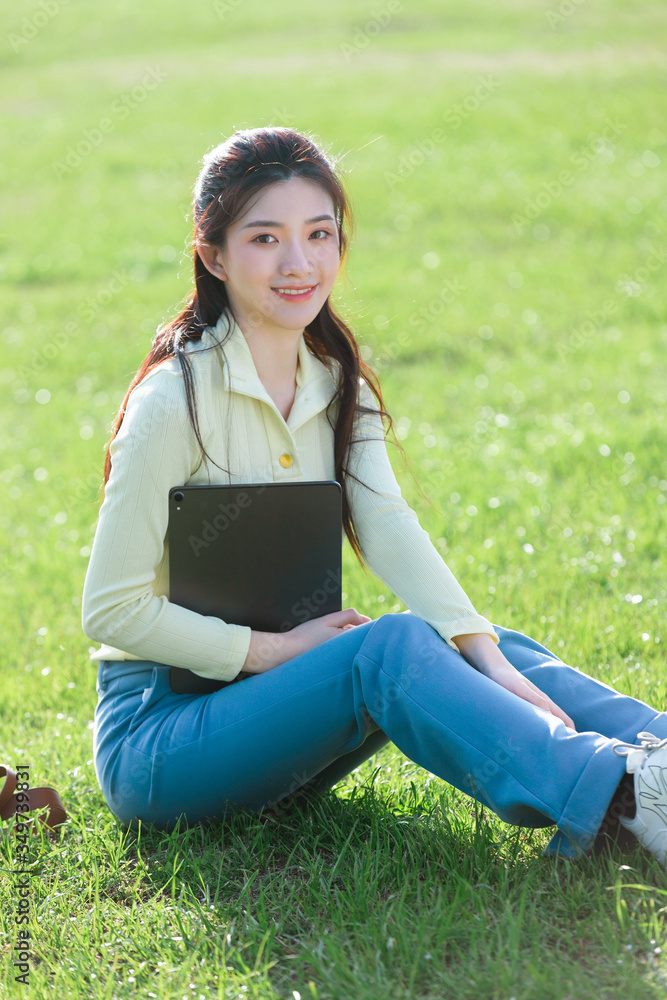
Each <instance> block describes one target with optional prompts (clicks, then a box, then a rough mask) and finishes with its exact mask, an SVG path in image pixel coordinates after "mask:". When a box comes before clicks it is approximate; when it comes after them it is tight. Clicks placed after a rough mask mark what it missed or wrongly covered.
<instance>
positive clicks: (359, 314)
mask: <svg viewBox="0 0 667 1000" xmlns="http://www.w3.org/2000/svg"><path fill="white" fill-rule="evenodd" d="M666 30H667V8H665V6H664V4H661V3H659V2H653V0H636V2H634V3H632V4H628V3H624V2H621V0H606V2H605V0H579V2H577V0H572V2H570V0H562V2H560V3H559V2H558V0H552V2H551V0H538V2H529V0H516V2H510V3H507V4H502V5H498V4H495V3H492V2H491V0H473V2H469V3H467V4H454V3H453V2H451V0H416V2H415V3H413V4H407V3H401V2H399V0H379V2H378V3H377V4H375V5H365V4H362V5H360V4H358V3H353V2H352V0H333V2H331V3H329V4H322V5H317V7H315V5H313V4H312V3H306V2H305V0H285V2H284V3H282V4H280V5H277V4H270V3H269V2H268V0H213V2H206V0H204V2H201V3H195V4H189V5H183V4H178V3H175V2H173V0H164V2H163V3H161V4H159V5H158V4H157V3H154V2H148V3H145V4H143V5H137V4H133V3H130V2H129V0H121V2H119V3H116V4H114V5H113V6H109V5H106V6H97V5H93V4H92V3H86V2H84V0H69V2H67V3H65V2H64V0H39V2H37V3H22V4H20V5H18V6H15V7H13V8H12V9H11V11H10V12H9V15H8V18H7V19H6V34H5V36H4V40H3V67H4V80H5V86H4V88H3V97H2V110H3V114H2V118H1V120H0V129H1V130H2V139H3V145H4V148H5V150H6V152H5V156H4V158H3V160H2V162H1V163H0V181H1V184H0V211H1V213H2V223H1V224H0V280H1V283H2V290H3V295H2V305H1V307H0V308H1V309H2V316H1V322H0V343H1V344H2V362H1V363H0V383H1V385H2V393H1V394H0V406H1V407H2V414H3V430H4V433H3V435H2V438H0V452H1V456H2V460H1V461H0V483H1V484H2V509H1V511H0V537H1V539H2V551H3V559H2V564H1V565H0V594H1V597H2V599H1V600H0V625H1V630H2V631H1V634H2V636H3V643H2V667H1V669H2V696H3V697H2V700H1V702H0V713H1V718H2V730H1V732H2V738H1V739H0V762H4V763H7V764H8V765H10V766H12V767H16V766H17V765H18V764H21V763H29V764H30V770H31V775H32V783H33V784H53V785H55V786H56V787H57V788H58V790H59V791H60V793H61V796H62V798H63V801H64V803H65V805H66V808H67V810H68V813H69V823H68V825H67V826H66V827H65V828H64V829H63V831H62V832H61V834H60V836H59V838H57V839H53V840H48V839H44V838H34V843H33V844H32V853H31V857H30V864H29V870H30V876H29V885H30V891H29V907H28V911H27V912H28V924H27V925H26V927H27V929H29V931H30V941H31V955H30V963H29V964H30V972H29V988H28V989H27V990H26V988H25V986H22V985H21V984H20V983H18V982H16V981H15V979H14V976H15V975H16V974H17V973H16V969H15V967H14V966H13V965H12V962H13V961H14V960H15V959H14V957H13V956H14V954H15V952H16V948H15V946H16V944H17V941H18V930H19V925H18V924H17V922H16V916H17V906H18V901H19V888H20V878H21V876H20V875H19V874H18V873H17V867H18V863H17V858H16V855H15V852H14V850H13V846H12V843H13V842H12V841H7V840H5V841H3V843H2V844H0V850H1V851H2V852H3V860H2V861H1V862H0V864H1V865H2V877H1V878H0V904H1V908H0V933H1V935H2V937H1V943H2V949H3V959H2V967H1V972H0V996H3V997H4V996H6V997H10V998H13V997H21V996H26V995H28V996H30V998H31V1000H37V998H39V1000H42V998H47V997H49V998H50V997H55V998H57V1000H61V998H64V997H73V998H76V1000H78V998H85V1000H88V998H91V1000H121V998H122V1000H125V998H144V997H159V998H160V1000H181V998H185V997H187V998H193V1000H198V998H201V1000H209V998H220V1000H222V998H225V1000H227V998H236V997H244V998H261V1000H269V998H281V1000H282V998H285V1000H306V998H307V1000H312V998H317V1000H330V998H335V1000H376V998H377V1000H380V998H382V1000H386V998H391V1000H412V998H419V1000H442V998H447V1000H449V998H455V1000H468V998H475V1000H511V998H514V1000H566V998H567V1000H585V998H589V997H596V998H601V1000H616V998H617V997H624V996H626V995H628V996H632V997H633V1000H649V998H650V1000H654V998H661V997H664V996H665V995H666V993H667V965H666V963H665V961H664V957H663V955H662V951H661V949H664V948H665V943H666V939H667V934H666V932H665V913H667V876H666V875H665V873H664V872H663V870H662V869H661V868H660V867H659V865H658V864H657V862H655V861H654V860H653V859H652V858H651V857H650V856H649V855H648V854H647V853H646V852H644V851H643V850H642V849H640V848H637V849H634V850H631V851H627V852H622V851H621V850H620V849H619V850H617V851H615V852H614V853H613V855H612V856H611V857H607V858H604V859H595V858H585V859H583V860H580V861H575V862H568V861H565V860H562V859H559V860H552V859H546V858H544V857H543V856H542V851H543V849H544V846H545V845H546V843H547V842H548V840H549V839H550V836H551V834H552V833H553V830H552V829H551V830H550V829H543V830H527V829H520V828H515V827H510V826H507V825H505V824H503V823H502V822H501V821H500V820H498V819H497V817H495V816H494V815H493V814H490V813H489V812H488V811H486V810H483V809H482V808H481V807H480V806H479V804H477V803H476V802H475V801H474V800H472V799H471V798H468V797H466V796H464V795H463V794H462V793H460V792H458V791H456V790H454V789H452V788H451V787H448V786H447V785H445V784H444V783H443V782H442V781H440V780H439V779H438V778H436V777H434V776H433V775H430V774H428V773H426V772H425V771H423V770H421V769H420V768H419V767H418V766H417V765H416V764H414V763H413V762H411V761H410V760H408V759H407V758H405V757H404V756H403V755H402V754H401V753H400V752H399V751H398V750H397V749H396V747H394V746H391V745H389V746H388V747H387V748H385V750H383V751H382V753H380V754H378V755H376V756H375V757H373V758H371V759H370V760H369V761H367V762H366V763H365V764H364V765H363V766H362V767H360V768H359V769H358V770H357V771H355V772H354V773H353V774H352V775H350V776H349V777H348V778H347V779H346V780H344V781H343V782H341V783H340V784H339V785H338V786H337V787H336V789H335V790H334V791H333V792H332V793H329V794H328V795H327V796H325V797H323V798H322V799H320V800H319V801H317V802H315V803H313V804H312V805H310V806H309V807H308V808H300V807H298V806H296V805H293V806H289V807H285V808H284V809H282V810H279V811H278V812H277V813H275V814H273V815H266V816H262V817H257V816H251V815H247V816H245V815H244V816H238V817H235V818H234V819H233V820H231V821H230V822H229V823H227V824H226V825H224V826H221V827H220V828H216V829H213V830H208V829H206V830H205V829H202V828H190V829H183V830H179V831H177V832H176V833H174V834H172V835H167V834H164V833H160V832H159V831H155V830H151V829H143V830H142V831H141V832H140V834H139V835H137V834H133V833H128V832H127V831H126V830H124V829H123V828H122V827H120V826H119V825H118V824H117V822H116V821H115V819H114V817H113V816H112V815H111V813H110V812H109V810H108V808H107V806H106V804H105V801H104V799H103V797H102V795H101V792H100V790H99V788H98V785H97V781H96V777H95V773H94V770H93V766H92V732H91V727H92V719H93V712H94V707H95V700H96V694H95V676H96V668H95V666H94V665H93V664H91V663H90V662H89V659H88V657H89V651H90V649H91V648H93V646H92V644H91V642H90V640H89V639H88V638H87V637H86V636H85V635H83V633H82V631H81V617H80V615H81V591H82V586H83V579H84V575H85V571H86V565H87V558H88V556H89V554H90V546H91V543H92V538H93V533H94V529H95V522H96V517H97V510H98V507H99V496H100V492H99V488H100V483H101V476H102V468H103V458H104V449H105V444H106V442H107V440H108V437H109V432H110V426H111V423H112V420H113V418H114V415H115V413H116V410H117V408H118V405H119V403H120V401H121V399H122V397H123V395H124V393H125V390H126V388H127V385H128V383H129V381H130V378H131V376H132V374H133V372H134V371H135V370H136V368H137V367H138V366H139V363H140V362H141V360H142V359H143V357H144V355H145V354H146V352H147V350H148V347H149V344H150V340H151V338H152V336H153V335H154V333H155V330H156V328H157V327H158V326H159V325H160V324H161V323H162V322H164V321H165V320H166V319H168V318H170V317H172V316H173V315H175V313H176V309H177V306H178V303H179V302H180V301H181V299H182V298H183V297H184V296H185V295H186V294H187V292H188V290H189V288H190V281H191V270H192V267H191V261H190V259H189V256H188V242H189V236H190V218H189V211H190V199H191V192H192V186H193V184H194V180H195V178H196V175H197V172H198V168H199V163H200V160H201V157H202V156H203V154H204V153H205V152H206V151H207V150H208V149H210V148H211V147H212V146H213V145H215V144H216V143H217V142H219V141H220V140H221V139H222V138H223V137H226V136H227V135H229V134H230V133H231V132H232V131H233V130H234V129H235V128H244V127H251V126H255V125H263V124H274V125H292V126H294V127H296V128H297V129H300V130H302V131H309V132H311V133H313V134H314V135H315V136H316V137H318V138H319V140H320V141H321V142H322V143H323V144H324V146H325V147H326V148H327V149H328V150H329V151H330V152H331V153H332V155H334V156H336V157H338V158H339V161H340V167H341V169H342V171H343V173H344V178H345V183H346V186H347V188H348V191H349V193H350V195H351V198H352V203H353V209H354V219H355V225H354V231H353V236H352V243H351V253H350V258H349V262H348V266H347V269H346V272H345V274H344V276H343V277H342V278H341V280H340V282H339V284H338V286H337V288H336V291H335V298H336V301H337V304H338V306H339V308H340V310H341V311H342V313H343V314H344V315H345V316H346V318H347V319H348V321H349V322H350V324H351V325H352V326H353V328H354V330H355V332H356V334H357V336H358V339H359V342H360V343H361V344H362V345H363V348H362V350H363V355H364V358H365V359H366V360H368V361H369V363H370V364H371V366H372V367H373V368H374V369H375V371H376V372H377V373H378V375H379V377H380V379H381V384H382V387H383V391H384V395H385V400H386V402H387V406H388V409H389V411H390V412H391V414H392V416H393V418H394V423H395V428H396V433H397V437H398V439H399V441H400V443H401V446H402V448H403V450H404V453H405V455H404V456H402V455H401V454H400V452H399V451H398V449H397V448H396V447H395V445H393V444H391V445H390V455H391V457H392V462H393V463H394V466H395V469H396V471H397V475H398V476H399V479H400V482H401V485H402V488H403V492H404V495H405V496H406V497H407V499H408V500H409V501H410V503H411V504H412V505H413V506H414V507H415V509H416V510H417V511H418V513H419V516H420V520H421V523H422V525H423V526H424V527H425V528H426V529H427V530H428V532H429V533H430V535H431V538H432V539H433V541H434V543H435V544H436V545H437V546H438V548H439V550H440V551H441V553H442V555H443V558H444V559H445V560H446V562H447V564H448V565H449V567H450V568H451V569H452V571H453V572H454V573H455V575H456V577H457V579H458V580H459V581H460V582H461V584H462V586H463V587H464V589H465V590H466V592H467V593H468V595H469V596H470V598H471V600H472V601H473V604H474V605H475V607H476V608H477V610H478V611H479V612H480V613H481V614H484V615H485V616H486V617H488V618H489V619H490V620H491V621H492V622H494V623H497V624H500V625H503V626H505V627H509V628H514V629H518V630H519V631H522V632H525V633H527V634H528V635H531V636H532V637H534V638H535V639H537V640H538V641H539V642H541V643H543V644H545V645H546V646H548V648H550V649H552V650H553V651H554V652H556V653H557V654H558V655H559V656H560V657H561V658H562V659H563V660H564V661H565V662H566V663H570V664H572V665H574V666H577V667H580V668H581V669H583V670H585V671H586V672H587V673H590V674H592V675H593V676H596V677H599V678H600V679H602V680H604V681H605V682H607V683H610V684H612V685H613V686H614V687H616V688H617V689H618V690H619V691H622V692H624V693H627V694H632V695H633V696H636V697H639V698H642V699H644V700H646V701H648V702H650V703H651V704H653V705H655V706H656V708H657V709H663V708H664V709H665V710H667V679H666V674H665V669H664V653H663V649H664V644H665V641H667V636H665V634H664V631H663V626H664V609H665V600H666V598H667V582H666V579H665V559H664V551H665V546H666V545H667V517H666V513H667V511H666V509H665V503H666V501H667V455H666V452H665V440H666V434H667V421H666V413H667V406H666V404H667V362H666V361H665V358H666V357H667V314H666V308H665V295H664V292H663V291H661V289H664V286H665V278H666V275H667V235H666V234H665V225H664V219H665V217H666V214H667V194H666V190H667V189H666V185H665V181H666V176H667V175H666V170H665V164H666V162H667V124H665V115H664V86H665V71H664V46H661V45H660V40H661V39H663V38H664V37H665V31H666ZM663 352H664V353H663ZM344 588H345V593H346V597H345V601H346V605H347V606H354V607H356V608H357V609H358V610H360V611H363V612H365V613H366V614H369V615H371V616H372V617H374V618H375V617H378V616H379V615H381V614H383V613H385V612H387V611H392V610H402V609H403V605H401V604H400V603H399V602H397V601H396V598H395V597H394V595H393V594H392V593H391V592H390V591H389V590H388V589H387V588H386V587H385V586H384V584H382V583H381V581H379V580H377V579H376V578H375V577H373V576H372V575H371V574H370V573H366V572H364V571H363V570H362V569H361V568H360V567H359V566H358V564H357V563H356V562H355V560H354V559H353V557H352V555H351V552H350V551H349V549H348V548H346V549H345V551H344ZM661 622H662V623H663V625H662V626H661Z"/></svg>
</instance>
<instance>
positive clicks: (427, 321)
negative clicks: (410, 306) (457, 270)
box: [373, 277, 468, 368]
mask: <svg viewBox="0 0 667 1000" xmlns="http://www.w3.org/2000/svg"><path fill="white" fill-rule="evenodd" d="M467 287H468V286H467V285H465V284H464V283H463V281H462V280H461V278H459V277H454V278H446V279H445V280H444V282H443V284H442V286H441V288H440V291H439V292H438V293H437V294H436V295H434V296H433V298H431V299H430V300H429V302H427V303H426V305H424V306H420V307H419V309H415V311H414V312H412V313H410V315H409V317H408V327H409V330H407V329H404V330H401V332H400V333H399V335H398V336H397V337H395V338H394V339H393V340H392V341H391V342H390V343H384V342H383V343H382V346H381V348H380V350H378V351H376V352H374V354H373V365H374V366H375V367H376V368H377V367H378V366H380V367H381V366H382V365H384V364H385V363H387V362H392V361H395V360H396V358H397V357H398V356H399V354H400V349H401V348H402V347H407V346H408V344H410V343H412V342H413V341H414V337H415V335H419V334H421V333H424V332H425V331H426V330H427V329H428V328H429V327H430V326H431V325H432V323H434V322H435V320H437V319H438V317H439V316H441V315H442V314H443V312H444V311H445V309H446V307H447V306H449V305H451V304H452V303H453V302H455V301H456V300H457V299H458V297H459V295H462V294H463V292H465V291H466V289H467Z"/></svg>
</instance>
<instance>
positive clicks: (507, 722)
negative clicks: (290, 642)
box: [94, 613, 667, 857]
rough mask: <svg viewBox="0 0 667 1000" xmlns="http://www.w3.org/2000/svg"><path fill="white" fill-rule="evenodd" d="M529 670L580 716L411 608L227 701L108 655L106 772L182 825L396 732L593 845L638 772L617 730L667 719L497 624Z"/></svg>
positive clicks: (414, 747) (569, 840)
mask: <svg viewBox="0 0 667 1000" xmlns="http://www.w3.org/2000/svg"><path fill="white" fill-rule="evenodd" d="M494 628H495V629H496V632H497V633H498V636H499V639H500V645H499V648H500V650H501V652H502V653H503V654H504V655H505V656H506V657H507V659H508V660H509V661H510V663H512V664H513V665H514V666H515V667H516V668H517V670H519V671H521V673H523V674H524V675H525V676H526V677H528V678H529V679H530V680H531V681H532V682H533V683H534V684H535V685H536V686H537V687H539V688H540V689H541V690H542V691H544V692H545V693H546V694H547V695H548V696H549V697H550V698H551V699H552V700H553V701H554V702H555V703H556V704H557V705H559V706H560V707H561V708H562V709H563V710H564V711H565V712H566V713H567V714H568V715H569V716H570V717H571V719H572V720H573V721H574V724H575V726H576V727H577V732H576V733H573V732H572V730H570V729H568V728H567V727H566V726H565V725H564V724H563V723H562V722H560V721H559V720H558V719H556V718H555V716H553V715H551V714H550V713H548V712H545V711H543V710H542V709H539V708H536V707H535V706H534V705H531V704H529V703H528V702H526V701H524V700H523V699H522V698H519V697H518V696H516V695H514V694H511V693H510V692H509V691H507V690H505V688H503V687H501V686H500V685H499V684H496V683H495V682H494V681H492V680H489V678H487V677H484V676H483V674H481V673H479V672H478V671H477V670H475V668H474V667H472V666H470V664H469V663H468V662H467V661H466V660H465V659H464V657H463V656H461V654H460V653H458V652H457V651H456V650H454V649H452V648H451V646H449V645H448V644H447V643H446V642H444V640H443V639H442V638H441V637H440V636H439V635H438V633H437V632H436V631H435V630H434V629H433V628H431V626H430V625H427V624H426V623H425V622H424V621H422V620H421V619H420V618H417V617H416V616H414V615H411V614H410V613H403V614H387V615H383V616H382V617H381V618H378V619H376V620H374V621H371V622H367V623H365V624H363V625H358V626H357V627H356V628H354V629H349V630H348V631H346V632H342V633H341V634H340V635H337V636H336V637H335V638H333V639H330V640H328V641H327V642H325V643H323V644H321V645H320V646H317V647H315V648H314V649H311V650H309V651H308V652H307V653H303V654H302V655H300V656H297V657H295V658H294V659H292V660H289V661H288V662H286V663H283V664H281V665H280V666H278V667H275V668H274V669H273V670H269V671H267V672H266V673H264V674H255V675H253V676H251V677H248V678H246V679H244V680H241V681H239V682H238V683H235V684H231V685H230V686H228V687H225V688H222V689H221V690H220V691H216V692H215V693H213V694H203V695H202V694H199V695H189V694H175V693H173V692H172V691H171V688H170V686H169V667H168V666H167V665H165V664H161V663H153V662H150V661H146V660H128V661H106V662H105V661H103V662H101V663H100V664H99V670H98V682H97V692H98V696H99V697H98V704H97V707H96V710H95V726H94V761H95V771H96V774H97V778H98V781H99V784H100V788H101V789H102V792H103V794H104V797H105V799H106V802H107V804H108V806H109V808H110V810H111V812H112V813H113V814H114V815H115V816H116V818H117V819H118V820H119V821H120V822H121V823H123V824H129V825H130V826H131V827H132V828H134V829H136V827H137V820H139V819H140V820H141V821H142V822H143V823H149V822H150V823H153V824H155V825H156V826H157V827H158V828H161V829H165V830H170V829H172V828H173V827H174V826H175V824H176V821H177V820H178V819H179V817H180V818H181V819H182V820H184V821H185V822H189V823H192V822H194V823H198V822H203V821H206V820H215V819H220V820H222V819H224V817H225V815H227V814H228V812H229V811H230V810H234V809H235V808H239V807H242V808H247V809H251V810H254V811H259V810H261V809H262V808H266V807H268V806H271V805H275V804H277V803H279V802H280V801H281V800H284V799H285V798H286V797H287V796H289V795H290V794H291V793H293V792H296V790H297V789H303V788H304V787H305V788H309V789H313V790H317V791H323V790H325V789H328V788H331V787H332V786H333V785H335V784H336V782H338V781H339V780H340V779H341V778H343V777H344V776H345V775H346V774H349V773H350V772H351V771H352V770H353V769H354V768H355V767H358V766H359V764H360V763H361V762H362V761H364V760H366V759H368V757H370V756H372V755H373V754H375V753H377V751H378V750H380V749H381V748H382V747H383V746H384V745H385V744H386V743H387V742H388V741H391V742H392V743H393V744H395V746H396V747H397V748H398V749H399V750H400V751H402V752H403V753H404V754H405V755H406V757H409V758H410V759H411V760H413V761H415V762H416V763H417V764H419V765H420V766H421V767H423V768H426V769H427V770H428V771H431V772H432V773H433V774H436V775H438V776H439V777H440V778H442V779H443V780H444V781H446V782H448V783H449V784H451V785H454V786H455V787H456V788H458V789H460V790H461V791H463V792H466V793H467V794H469V795H472V796H474V798H476V799H477V800H479V801H480V802H482V803H484V804H485V805H486V806H488V807H489V808H490V809H492V810H493V812H495V813H496V814H497V815H498V816H499V817H500V818H501V819H502V820H504V821H505V822H507V823H512V824H515V825H517V826H527V827H546V826H550V825H553V824H555V825H556V826H557V828H558V829H557V831H556V833H555V835H554V837H553V838H552V840H551V842H550V844H549V846H548V847H547V849H546V852H545V853H548V854H557V853H560V854H562V855H565V856H569V857H574V856H578V855H580V854H582V853H585V852H586V851H588V850H589V849H590V847H591V846H592V844H593V842H594V840H595V837H596V834H597V832H598V829H599V827H600V824H601V822H602V820H603V818H604V816H605V813H606V810H607V807H608V805H609V803H610V800H611V798H612V796H613V794H614V792H615V790H616V788H617V786H618V784H619V782H620V780H621V778H622V776H623V774H624V773H625V758H622V757H619V756H617V755H616V754H614V753H613V750H612V746H613V742H614V740H615V739H619V740H623V741H627V742H635V741H636V737H637V734H638V733H639V732H641V731H642V730H648V731H650V732H652V733H654V734H655V735H656V736H658V737H660V738H662V737H667V715H666V714H665V713H663V712H657V711H656V710H655V709H653V708H651V707H650V706H649V705H647V704H645V703H644V702H642V701H638V700H636V699H634V698H630V697H627V696H625V695H622V694H619V693H618V692H616V691H614V690H613V689H612V688H610V687H608V686H607V685H606V684H603V683H601V682H600V681H597V680H594V679H593V678H591V677H588V676H587V675H586V674H584V673H582V672H580V671H579V670H576V669H574V668H573V667H570V666H567V665H566V664H564V663H563V662H562V661H561V660H560V659H559V658H558V657H557V656H555V655H554V654H553V653H551V652H550V651H549V650H548V649H546V648H545V647H544V646H542V645H540V643H539V642H536V641H535V640H534V639H531V638H529V637H528V636H526V635H524V634H523V633H521V632H517V631H515V630H513V629H508V628H503V627H502V626H500V625H494Z"/></svg>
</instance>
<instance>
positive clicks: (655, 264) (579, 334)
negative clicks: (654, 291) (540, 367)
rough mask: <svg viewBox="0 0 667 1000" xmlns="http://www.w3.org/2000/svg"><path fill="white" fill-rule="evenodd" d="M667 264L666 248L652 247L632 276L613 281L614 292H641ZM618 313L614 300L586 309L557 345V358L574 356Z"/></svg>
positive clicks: (622, 293) (623, 276)
mask: <svg viewBox="0 0 667 1000" xmlns="http://www.w3.org/2000/svg"><path fill="white" fill-rule="evenodd" d="M665 263H667V248H665V247H656V246H652V247H651V250H650V251H649V254H648V256H647V257H646V260H645V261H644V263H643V264H641V265H640V266H639V267H638V268H636V269H635V270H634V271H633V272H632V274H626V273H625V272H623V273H622V274H619V275H618V277H617V278H616V281H615V291H616V293H617V294H618V295H633V294H635V290H636V289H637V290H639V291H641V286H642V284H643V283H644V282H645V281H646V280H647V279H648V277H649V275H650V274H652V273H654V272H655V271H657V270H658V268H660V267H662V266H663V265H664V264H665ZM616 312H618V303H617V302H615V301H614V299H606V300H605V302H603V304H602V306H601V307H598V308H597V309H588V310H587V311H586V313H585V317H586V318H585V319H584V321H583V322H582V323H580V324H579V325H578V326H576V327H572V328H571V330H570V333H569V335H568V338H567V340H565V341H561V342H560V343H559V344H558V358H559V360H560V361H563V360H564V358H566V357H567V356H568V355H570V354H574V352H575V351H578V350H579V349H580V348H582V347H584V345H585V344H589V343H590V342H591V341H592V340H593V338H594V337H595V335H596V334H597V333H598V332H599V330H600V329H601V327H602V326H603V325H604V324H605V323H606V321H607V319H608V318H609V317H610V316H613V315H614V313H616Z"/></svg>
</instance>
